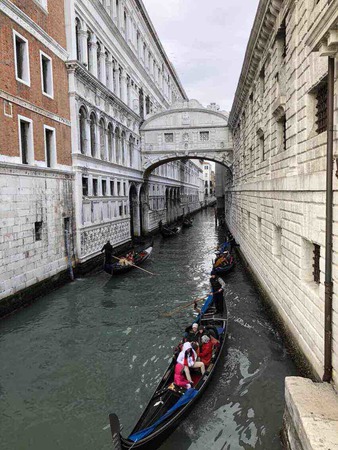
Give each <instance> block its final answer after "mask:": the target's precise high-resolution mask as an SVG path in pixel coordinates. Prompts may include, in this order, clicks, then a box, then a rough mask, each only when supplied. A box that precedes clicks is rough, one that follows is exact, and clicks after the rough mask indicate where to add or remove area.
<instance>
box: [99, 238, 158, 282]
mask: <svg viewBox="0 0 338 450" xmlns="http://www.w3.org/2000/svg"><path fill="white" fill-rule="evenodd" d="M152 251H153V242H152V243H151V244H148V245H147V246H146V247H144V248H142V249H140V250H137V251H136V253H135V254H134V259H133V264H122V263H120V262H119V261H117V260H116V262H115V263H113V264H105V265H104V271H105V272H107V273H109V275H119V274H122V273H126V272H129V271H130V270H132V269H134V268H135V266H140V265H141V264H143V263H144V262H145V261H146V260H147V259H148V258H149V257H150V255H151V252H152ZM126 256H127V255H123V256H120V257H119V259H126Z"/></svg>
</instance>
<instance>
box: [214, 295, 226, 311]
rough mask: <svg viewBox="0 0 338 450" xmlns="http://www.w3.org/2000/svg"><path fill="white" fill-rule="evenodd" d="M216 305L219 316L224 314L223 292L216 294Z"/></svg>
mask: <svg viewBox="0 0 338 450" xmlns="http://www.w3.org/2000/svg"><path fill="white" fill-rule="evenodd" d="M214 305H215V308H216V312H217V313H219V314H223V311H224V308H223V291H221V292H215V294H214Z"/></svg>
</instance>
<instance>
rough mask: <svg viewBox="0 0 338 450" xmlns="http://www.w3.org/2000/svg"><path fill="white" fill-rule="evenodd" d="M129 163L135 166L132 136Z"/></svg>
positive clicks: (131, 138)
mask: <svg viewBox="0 0 338 450" xmlns="http://www.w3.org/2000/svg"><path fill="white" fill-rule="evenodd" d="M129 164H130V167H133V164H134V138H133V137H132V136H130V138H129Z"/></svg>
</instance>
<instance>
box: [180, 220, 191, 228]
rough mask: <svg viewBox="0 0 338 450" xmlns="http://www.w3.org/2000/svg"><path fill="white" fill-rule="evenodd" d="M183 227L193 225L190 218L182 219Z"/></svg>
mask: <svg viewBox="0 0 338 450" xmlns="http://www.w3.org/2000/svg"><path fill="white" fill-rule="evenodd" d="M182 226H183V228H190V227H192V226H193V223H192V219H184V220H183V223H182Z"/></svg>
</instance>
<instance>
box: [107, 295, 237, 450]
mask: <svg viewBox="0 0 338 450" xmlns="http://www.w3.org/2000/svg"><path fill="white" fill-rule="evenodd" d="M212 299H213V297H212V295H210V296H209V297H208V299H207V300H206V302H205V304H204V306H203V307H202V310H201V313H200V315H199V317H198V319H197V320H196V321H197V322H198V323H201V324H203V325H204V326H206V327H210V328H213V329H214V330H215V332H216V333H217V337H218V339H219V341H220V346H219V347H218V348H217V347H216V348H215V349H214V354H213V358H212V360H211V364H210V365H209V366H208V367H207V368H206V371H205V374H204V375H203V376H201V374H200V373H199V374H198V373H196V374H195V373H194V374H193V375H192V376H193V379H194V387H193V388H190V389H184V388H179V387H177V386H176V385H175V384H174V383H173V381H174V370H175V364H176V357H173V359H172V361H171V363H170V365H169V367H168V369H167V370H166V372H165V374H164V376H163V378H162V380H161V381H160V383H159V385H158V386H157V388H156V390H155V392H154V394H153V396H152V398H151V400H150V402H149V403H148V405H147V407H146V408H145V410H144V412H143V414H142V415H141V417H140V419H139V421H138V422H137V424H136V426H135V428H134V429H133V431H132V433H131V434H130V435H129V437H128V438H124V437H122V436H121V434H120V423H119V420H118V417H117V416H116V415H115V414H111V415H110V416H109V419H110V427H111V432H112V440H113V444H114V450H130V449H135V450H136V449H138V450H156V449H157V448H158V447H159V446H160V445H161V444H162V443H163V442H164V441H165V439H166V438H167V437H168V436H169V435H170V434H171V433H172V432H173V430H174V429H175V428H176V427H177V426H178V425H179V424H180V423H181V422H182V420H183V418H184V417H185V416H186V415H187V414H188V412H189V411H190V410H191V408H192V407H193V406H194V405H195V404H196V403H197V401H198V400H199V399H200V398H201V396H202V394H203V393H204V391H205V389H206V388H207V386H208V384H209V382H210V380H211V377H212V375H213V374H214V371H215V368H216V366H217V363H218V361H219V359H220V356H221V354H222V350H223V348H224V345H225V342H226V336H227V323H228V319H227V310H226V305H225V300H224V297H223V302H224V303H223V307H224V312H223V314H216V312H215V309H214V307H213V306H212Z"/></svg>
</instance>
